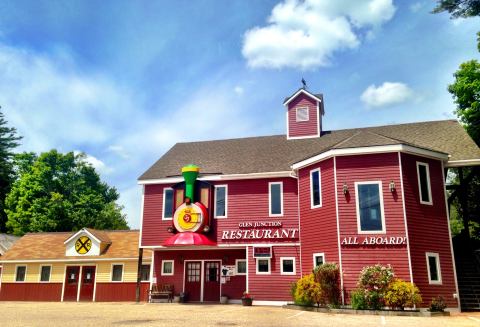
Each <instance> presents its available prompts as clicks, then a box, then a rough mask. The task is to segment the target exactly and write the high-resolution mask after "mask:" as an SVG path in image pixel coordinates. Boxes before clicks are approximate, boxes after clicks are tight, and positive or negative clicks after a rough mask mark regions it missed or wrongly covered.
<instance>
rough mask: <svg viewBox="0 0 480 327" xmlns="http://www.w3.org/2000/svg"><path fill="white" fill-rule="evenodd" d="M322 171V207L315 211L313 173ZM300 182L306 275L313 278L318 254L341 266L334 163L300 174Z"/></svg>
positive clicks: (301, 229) (317, 166)
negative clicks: (312, 188) (312, 187)
mask: <svg viewBox="0 0 480 327" xmlns="http://www.w3.org/2000/svg"><path fill="white" fill-rule="evenodd" d="M319 167H320V175H321V193H322V207H320V208H314V209H312V208H311V199H310V192H311V191H310V190H311V185H310V171H311V170H313V169H316V168H319ZM299 179H300V180H299V185H300V190H299V194H300V238H301V242H302V249H301V253H302V273H303V274H309V273H310V272H311V271H312V269H313V254H314V253H325V259H326V261H328V262H337V263H338V238H337V214H336V209H335V178H334V169H333V159H328V160H325V161H323V162H321V163H318V164H315V165H312V166H309V167H307V168H305V169H302V170H300V172H299Z"/></svg>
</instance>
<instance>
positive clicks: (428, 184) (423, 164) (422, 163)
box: [416, 161, 433, 205]
mask: <svg viewBox="0 0 480 327" xmlns="http://www.w3.org/2000/svg"><path fill="white" fill-rule="evenodd" d="M416 164H417V181H418V198H419V200H420V203H421V204H428V205H433V199H432V182H431V180H430V165H429V164H428V163H426V162H421V161H417V162H416ZM420 166H424V167H425V172H426V175H425V177H426V178H427V188H428V199H429V201H423V199H422V185H421V182H420Z"/></svg>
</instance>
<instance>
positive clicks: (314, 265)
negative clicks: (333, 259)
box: [313, 252, 326, 269]
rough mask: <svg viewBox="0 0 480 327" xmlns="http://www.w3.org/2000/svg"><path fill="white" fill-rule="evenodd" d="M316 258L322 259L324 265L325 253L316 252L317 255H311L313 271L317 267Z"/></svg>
mask: <svg viewBox="0 0 480 327" xmlns="http://www.w3.org/2000/svg"><path fill="white" fill-rule="evenodd" d="M317 257H322V258H323V263H324V264H325V263H326V261H325V253H324V252H317V253H314V254H313V268H314V269H315V267H316V266H317V260H316V259H317Z"/></svg>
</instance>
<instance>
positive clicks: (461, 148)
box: [139, 120, 480, 180]
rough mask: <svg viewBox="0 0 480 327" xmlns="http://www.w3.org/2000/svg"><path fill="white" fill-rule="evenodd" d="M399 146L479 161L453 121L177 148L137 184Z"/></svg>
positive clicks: (479, 151) (281, 167)
mask: <svg viewBox="0 0 480 327" xmlns="http://www.w3.org/2000/svg"><path fill="white" fill-rule="evenodd" d="M394 144H405V145H412V146H415V147H419V148H423V149H427V150H433V151H437V152H443V153H447V154H449V155H450V160H451V161H456V160H468V159H480V148H479V147H478V146H477V145H476V144H475V143H474V142H473V140H472V139H471V138H470V137H469V136H468V134H467V133H466V132H465V130H464V129H463V127H462V126H461V125H460V124H459V123H458V122H457V121H456V120H442V121H431V122H420V123H410V124H399V125H386V126H377V127H366V128H354V129H344V130H338V131H327V132H323V133H322V136H321V137H319V138H310V139H297V140H287V138H286V136H285V135H273V136H260V137H248V138H241V139H228V140H217V141H204V142H189V143H177V144H175V145H174V146H173V147H172V148H171V149H170V150H169V151H168V152H167V153H165V154H164V155H163V156H162V157H161V158H160V159H159V160H158V161H157V162H156V163H154V164H153V165H152V166H151V167H150V168H149V169H148V170H147V171H146V172H145V173H144V174H143V175H142V176H140V178H139V180H148V179H158V178H165V177H172V176H179V175H180V168H181V167H182V166H184V165H186V164H190V163H193V164H196V165H198V166H199V167H200V169H201V174H202V175H208V174H247V173H261V172H279V171H289V170H291V168H290V166H291V165H292V164H294V163H296V162H299V161H302V160H304V159H308V158H310V157H313V156H315V155H317V154H320V153H322V152H325V151H328V150H330V149H344V148H354V147H365V146H376V145H394Z"/></svg>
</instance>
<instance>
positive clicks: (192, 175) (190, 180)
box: [182, 165, 200, 203]
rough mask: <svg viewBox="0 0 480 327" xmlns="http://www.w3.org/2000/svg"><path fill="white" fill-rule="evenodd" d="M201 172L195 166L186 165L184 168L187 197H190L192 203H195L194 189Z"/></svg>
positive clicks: (183, 174)
mask: <svg viewBox="0 0 480 327" xmlns="http://www.w3.org/2000/svg"><path fill="white" fill-rule="evenodd" d="M199 171H200V168H198V167H197V166H195V165H186V166H185V167H183V168H182V176H183V178H184V179H185V196H186V197H189V198H190V199H191V200H192V203H193V202H195V200H194V198H193V193H194V192H193V190H194V188H193V187H194V185H195V180H196V179H197V177H198V172H199Z"/></svg>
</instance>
